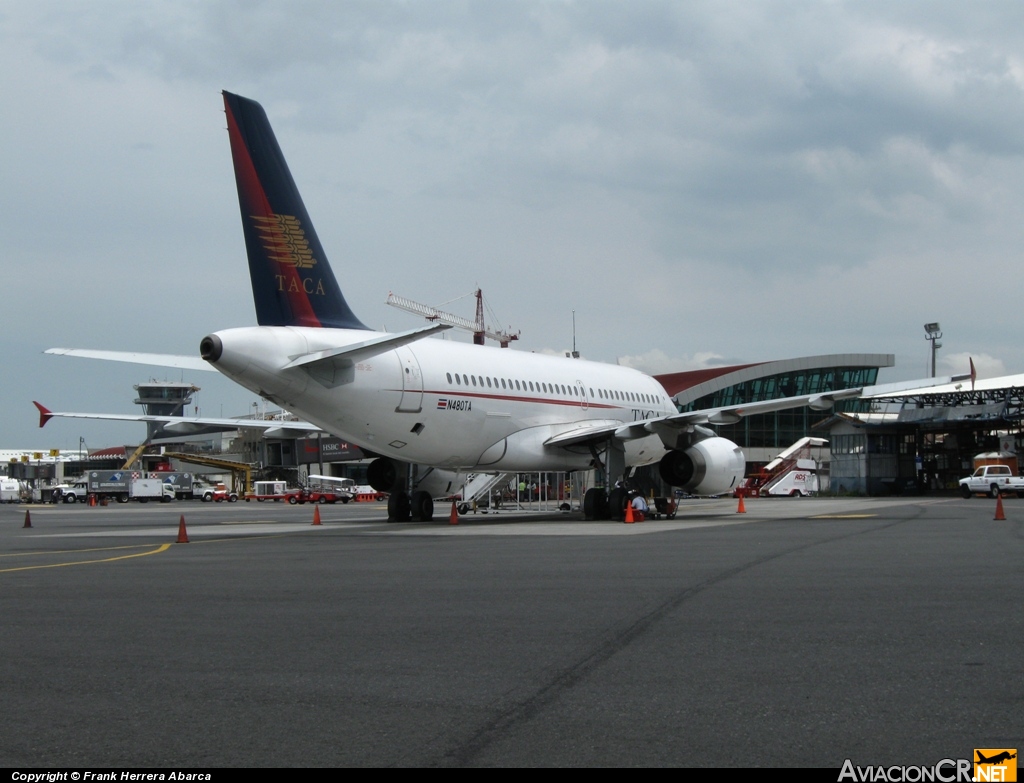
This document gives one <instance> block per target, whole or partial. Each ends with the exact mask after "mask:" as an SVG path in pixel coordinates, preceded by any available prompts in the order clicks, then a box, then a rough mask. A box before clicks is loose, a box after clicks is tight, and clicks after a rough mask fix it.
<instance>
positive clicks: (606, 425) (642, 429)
mask: <svg viewBox="0 0 1024 783" xmlns="http://www.w3.org/2000/svg"><path fill="white" fill-rule="evenodd" d="M862 393H863V389H843V390H841V391H835V392H825V393H822V394H805V395H802V396H800V397H781V398H779V399H777V400H764V401H763V402H750V403H745V404H742V405H727V406H724V407H720V408H707V409H706V410H699V411H687V412H686V413H673V414H671V415H669V416H660V417H658V418H655V419H641V420H640V421H634V422H630V423H628V424H622V423H621V422H586V423H583V424H582V426H580V427H576V428H574V429H570V430H567V431H565V432H561V433H559V434H558V435H555V436H553V437H551V438H548V439H547V440H546V441H545V442H544V445H545V446H575V445H579V444H583V443H588V442H596V441H600V440H604V439H605V438H607V437H608V436H609V435H613V436H614V437H615V438H617V439H619V440H636V439H637V438H646V437H647V436H648V435H660V436H661V437H662V439H663V440H665V442H666V443H674V442H675V440H676V438H677V437H678V435H679V433H680V432H681V431H682V430H685V429H688V428H692V427H693V426H694V425H705V424H735V423H736V422H738V421H739V420H740V419H742V418H743V417H744V416H752V415H754V414H756V413H771V412H772V411H779V410H788V409H790V408H802V407H804V406H805V405H806V406H809V407H811V408H814V409H815V410H828V409H829V408H831V407H832V404H833V403H834V402H835V401H836V400H848V399H855V398H858V397H860V396H862Z"/></svg>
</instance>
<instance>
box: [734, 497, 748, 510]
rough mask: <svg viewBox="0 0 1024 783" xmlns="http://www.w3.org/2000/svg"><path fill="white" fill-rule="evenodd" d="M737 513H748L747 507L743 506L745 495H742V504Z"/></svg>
mask: <svg viewBox="0 0 1024 783" xmlns="http://www.w3.org/2000/svg"><path fill="white" fill-rule="evenodd" d="M736 513H737V514H746V513H747V507H746V506H744V505H743V495H740V504H739V506H738V507H737V508H736Z"/></svg>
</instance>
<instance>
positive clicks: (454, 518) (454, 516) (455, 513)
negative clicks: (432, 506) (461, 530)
mask: <svg viewBox="0 0 1024 783" xmlns="http://www.w3.org/2000/svg"><path fill="white" fill-rule="evenodd" d="M448 524H449V525H457V524H459V510H458V509H457V508H455V501H454V500H453V501H452V513H451V514H449V515H448Z"/></svg>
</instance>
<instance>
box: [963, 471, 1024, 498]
mask: <svg viewBox="0 0 1024 783" xmlns="http://www.w3.org/2000/svg"><path fill="white" fill-rule="evenodd" d="M960 492H961V493H962V494H963V496H964V497H965V498H969V497H970V496H971V495H975V494H978V493H984V494H986V495H988V496H989V497H990V498H994V497H999V495H1004V494H1006V493H1008V492H1016V493H1017V497H1019V498H1024V478H1021V477H1020V476H1014V475H1013V473H1011V472H1010V467H1009V465H982V466H981V467H980V468H978V469H977V470H976V471H974V473H972V474H971V475H970V476H968V477H967V478H962V479H960Z"/></svg>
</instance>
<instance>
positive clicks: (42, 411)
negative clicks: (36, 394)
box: [32, 400, 53, 429]
mask: <svg viewBox="0 0 1024 783" xmlns="http://www.w3.org/2000/svg"><path fill="white" fill-rule="evenodd" d="M32 404H33V405H35V406H36V407H37V408H38V409H39V428H40V429H42V428H43V427H45V426H46V422H48V421H49V420H50V419H52V418H53V414H52V413H51V412H50V411H49V410H48V409H47V407H46V406H45V405H40V404H39V403H38V402H36V401H35V400H32Z"/></svg>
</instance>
